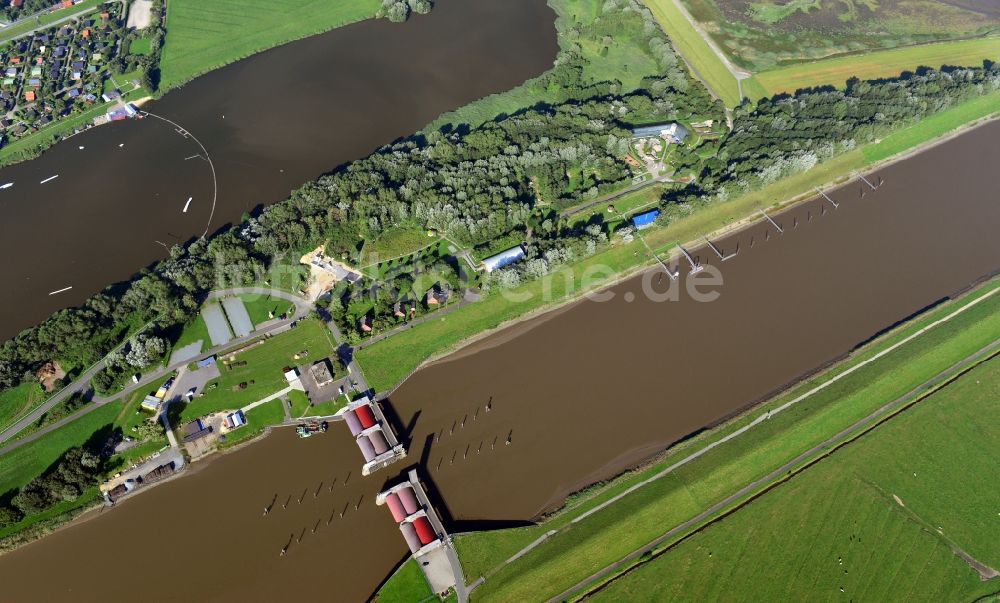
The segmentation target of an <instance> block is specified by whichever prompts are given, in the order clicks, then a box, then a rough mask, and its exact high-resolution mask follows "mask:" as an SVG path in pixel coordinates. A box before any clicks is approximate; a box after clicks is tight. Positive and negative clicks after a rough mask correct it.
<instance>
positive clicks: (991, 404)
mask: <svg viewBox="0 0 1000 603" xmlns="http://www.w3.org/2000/svg"><path fill="white" fill-rule="evenodd" d="M998 397H1000V358H994V359H993V360H991V361H988V362H986V363H984V364H981V365H980V366H978V367H976V368H975V369H973V370H971V371H970V372H969V373H967V374H966V375H964V376H962V377H961V378H959V379H958V380H957V381H955V382H953V383H952V384H951V385H949V386H947V387H945V388H943V389H941V390H939V391H938V392H937V393H935V394H933V395H932V396H930V397H928V398H926V399H924V400H922V401H921V402H919V403H918V404H917V405H916V406H914V407H913V408H911V409H910V410H908V411H906V412H904V413H902V414H901V415H899V416H897V417H896V418H894V419H892V420H891V421H890V422H888V423H887V424H885V425H883V426H881V427H879V428H877V429H876V430H874V431H872V432H871V433H869V434H868V435H866V436H864V437H862V438H861V439H859V440H858V441H856V442H855V443H853V444H851V445H849V446H847V447H846V448H844V449H842V450H840V451H837V452H834V453H833V454H832V455H831V456H830V457H829V458H828V459H825V460H824V461H822V462H820V463H818V464H817V465H815V466H813V467H811V468H809V469H807V470H805V471H804V472H803V473H802V474H800V475H798V476H796V477H794V478H792V479H791V480H790V481H788V482H786V483H784V484H782V485H780V486H778V487H777V488H776V489H774V490H772V491H771V492H768V493H767V494H765V495H764V496H762V497H761V498H759V499H758V500H755V501H753V502H751V503H749V504H748V505H746V506H745V507H744V508H742V509H740V510H738V511H736V512H734V513H732V514H731V515H729V516H727V517H726V518H724V519H722V520H721V521H719V522H716V523H715V524H713V525H711V526H709V527H707V528H705V529H704V530H702V531H701V532H699V533H697V534H695V535H694V536H692V537H691V538H689V539H687V540H685V541H684V542H682V543H680V544H678V545H677V546H675V547H673V548H672V549H669V550H667V551H666V552H664V553H662V554H660V555H659V556H658V557H656V558H654V559H653V560H651V561H648V562H646V563H643V564H641V565H639V566H638V567H636V568H635V569H633V570H632V571H630V572H629V573H627V574H625V575H624V576H622V577H619V578H618V579H616V580H614V581H613V582H611V583H610V584H609V585H607V586H606V587H605V588H603V589H602V590H600V591H599V592H597V593H596V595H594V596H592V597H588V600H590V599H593V600H594V601H621V600H630V601H644V600H649V601H661V600H677V599H679V598H684V599H699V600H709V599H718V598H724V597H725V595H726V594H727V593H740V598H741V599H744V600H790V599H799V600H802V599H817V598H819V599H834V598H837V597H848V598H850V599H852V600H861V601H869V600H871V601H878V600H887V599H888V598H893V599H896V600H906V601H917V600H926V601H944V600H975V599H977V598H979V597H981V596H984V595H988V594H993V593H996V592H1000V579H997V578H994V579H993V580H990V581H988V582H981V581H980V579H979V578H980V577H979V575H977V573H976V572H975V571H974V570H973V569H972V567H970V565H969V564H968V563H966V561H964V560H963V559H962V558H961V557H959V556H958V554H956V553H955V552H953V549H961V550H962V551H964V552H965V553H967V554H968V555H970V556H971V557H973V558H974V559H976V560H977V561H979V562H981V563H984V564H986V565H987V566H990V567H992V568H996V567H1000V550H998V549H997V547H996V546H995V544H996V543H995V533H996V528H995V526H996V521H997V516H996V512H997V509H998V508H1000V507H998V505H1000V496H998V495H997V492H996V490H995V489H993V488H982V487H976V484H987V483H996V482H997V481H998V480H1000V465H998V464H997V463H996V458H997V456H998V455H1000V427H998V425H997V424H996V422H995V421H991V420H990V419H989V417H990V416H991V414H992V411H993V410H994V409H995V406H996V400H997V398H998ZM841 593H843V594H841Z"/></svg>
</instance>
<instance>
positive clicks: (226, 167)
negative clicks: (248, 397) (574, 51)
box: [0, 0, 558, 341]
mask: <svg viewBox="0 0 1000 603" xmlns="http://www.w3.org/2000/svg"><path fill="white" fill-rule="evenodd" d="M554 20H555V16H554V14H553V12H552V10H551V9H550V8H549V7H548V6H547V5H546V3H545V1H544V0H504V2H496V1H495V0H442V1H441V2H436V3H435V8H434V10H433V11H432V12H431V14H429V15H415V16H414V17H413V18H411V19H410V20H409V21H407V22H406V23H404V24H396V23H390V22H389V21H387V20H385V19H378V20H369V21H364V22H361V23H356V24H353V25H349V26H346V27H342V28H339V29H336V30H333V31H331V32H329V33H327V34H324V35H320V36H314V37H311V38H307V39H305V40H301V41H298V42H293V43H291V44H287V45H285V46H281V47H279V48H275V49H272V50H270V51H267V52H264V53H262V54H258V55H255V56H253V57H250V58H248V59H246V60H243V61H239V62H237V63H234V64H232V65H230V66H228V67H225V68H223V69H220V70H218V71H214V72H212V73H210V74H208V75H206V76H203V77H200V78H198V79H196V80H194V81H193V82H191V83H189V84H187V85H186V86H184V87H182V88H180V89H178V90H175V91H172V92H170V93H168V94H166V95H165V96H164V97H163V98H162V99H161V100H160V101H157V102H155V103H150V104H148V105H146V106H144V107H143V109H145V110H148V111H150V112H153V113H155V114H157V115H162V116H163V117H166V118H168V119H170V120H171V121H173V122H175V123H176V124H179V125H180V126H181V127H183V128H184V129H186V130H187V131H188V132H190V133H191V134H192V135H193V136H194V137H196V138H197V140H198V141H200V142H201V144H202V145H204V146H205V147H206V149H207V150H208V153H209V155H210V157H211V159H212V163H213V165H214V167H215V171H216V176H217V179H218V199H217V200H216V203H215V208H214V213H213V207H212V205H213V204H212V199H213V180H212V174H211V170H210V168H209V164H208V163H207V162H206V161H205V160H204V159H203V158H201V157H199V155H200V154H201V149H200V148H199V146H198V145H197V143H196V142H195V141H194V140H191V139H189V138H185V137H183V136H181V135H179V134H178V133H177V132H175V128H174V127H173V126H172V125H170V124H168V123H165V122H162V121H160V120H157V119H145V120H141V121H135V120H133V121H128V122H123V123H116V124H112V125H108V126H102V127H99V128H94V129H92V130H89V131H88V132H86V133H84V134H81V135H78V136H74V137H72V138H71V139H69V140H67V141H65V142H63V143H60V144H58V145H56V146H55V147H53V148H52V149H50V150H49V151H47V152H46V153H45V154H43V155H42V156H41V157H40V158H38V159H35V160H33V161H29V162H25V163H21V164H17V165H14V166H11V167H8V168H4V169H2V170H0V183H7V182H13V183H14V186H13V187H12V188H9V189H7V190H2V191H0V257H4V258H7V261H5V262H3V266H2V267H0V279H2V281H3V282H4V283H5V286H4V287H2V288H0V317H2V318H0V341H3V340H6V339H8V338H10V337H11V336H13V335H15V334H16V333H17V332H18V331H20V330H21V329H24V328H27V327H29V326H32V325H34V324H37V323H39V322H41V321H42V320H43V319H45V318H46V317H47V316H49V315H50V314H51V313H52V312H54V311H56V310H59V309H61V308H65V307H69V306H73V305H76V304H79V303H81V302H82V301H84V300H85V299H86V298H87V297H89V296H90V295H92V294H93V293H95V292H97V291H100V290H101V289H102V288H104V287H105V286H106V285H109V284H111V283H114V282H119V281H122V280H124V279H127V278H129V277H130V276H131V275H132V274H133V273H135V272H136V271H138V270H139V269H141V268H142V267H144V266H147V265H149V264H150V263H152V262H154V261H156V260H158V259H162V258H164V257H166V255H167V249H166V246H169V245H173V244H175V243H178V242H183V241H188V240H190V239H191V238H192V237H197V236H200V235H202V234H203V233H204V232H206V230H207V231H208V232H212V231H215V230H216V229H218V228H220V227H222V226H223V225H225V224H227V223H231V222H234V221H238V220H239V219H240V216H241V215H242V214H243V212H246V211H251V210H253V209H254V208H256V207H258V206H260V205H267V204H270V203H274V202H276V201H280V200H282V199H284V198H286V197H287V196H288V194H289V192H290V191H291V190H293V189H295V188H297V187H299V186H301V185H302V184H303V183H305V182H307V181H309V180H312V179H314V178H316V177H318V176H320V175H321V174H324V173H326V172H328V171H330V170H331V169H333V168H335V167H336V166H338V165H341V164H344V163H346V162H348V161H351V160H354V159H358V158H360V157H364V156H366V155H367V154H369V153H370V152H371V151H373V150H374V149H376V148H378V147H379V146H381V145H383V144H386V143H389V142H391V141H393V140H395V139H397V138H399V137H402V136H407V135H409V134H411V133H412V132H414V131H417V130H419V129H420V128H422V127H423V126H424V125H426V124H427V123H429V122H430V121H432V120H433V119H435V118H436V117H438V116H439V115H440V114H441V113H444V112H446V111H450V110H452V109H455V108H457V107H460V106H462V105H465V104H467V103H469V102H471V101H473V100H475V99H478V98H482V97H484V96H487V95H489V94H492V93H495V92H501V91H504V90H508V89H510V88H513V87H514V86H516V85H518V84H520V83H521V82H523V81H525V80H526V79H529V78H531V77H534V76H537V75H539V74H541V73H542V72H544V71H545V70H547V69H548V68H550V67H551V65H552V61H553V59H554V58H555V55H556V52H557V50H558V47H557V44H556V35H555V26H554ZM80 147H83V148H82V149H81V148H80ZM54 175H58V176H59V177H58V178H57V179H55V180H51V181H49V182H46V183H45V184H40V183H41V182H42V181H43V180H46V179H48V178H49V177H51V176H54ZM189 198H191V199H192V200H191V204H190V207H189V208H188V210H187V212H184V211H183V209H184V207H185V205H186V204H187V200H188V199H189ZM67 287H72V289H71V290H68V291H65V292H63V293H58V294H55V295H50V293H52V292H55V291H59V290H62V289H65V288H67Z"/></svg>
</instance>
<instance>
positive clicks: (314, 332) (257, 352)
mask: <svg viewBox="0 0 1000 603" xmlns="http://www.w3.org/2000/svg"><path fill="white" fill-rule="evenodd" d="M333 350H334V347H333V343H332V341H331V339H330V336H329V334H328V333H327V331H326V327H325V326H324V325H323V323H322V322H320V321H319V320H314V319H308V320H301V321H299V326H297V327H296V328H294V329H291V330H289V331H285V332H284V333H281V334H279V335H275V336H274V337H271V338H269V339H267V340H266V342H265V343H263V344H261V345H258V346H255V347H253V348H250V349H249V350H247V351H245V352H241V353H240V354H237V356H236V362H237V363H240V362H246V365H243V366H238V367H235V368H233V369H229V368H227V367H226V366H225V365H224V364H223V363H222V359H223V357H224V356H225V355H220V358H219V370H220V371H221V372H222V376H221V377H219V378H218V379H216V380H215V381H213V382H210V384H209V385H208V386H207V387H206V389H205V395H204V396H202V397H200V398H195V399H194V400H193V401H192V402H191V403H190V404H188V405H187V406H186V407H185V408H184V410H183V411H182V413H181V420H182V421H191V420H193V419H196V418H198V417H201V416H204V415H206V414H209V413H213V412H218V411H222V410H235V409H237V408H240V407H241V406H244V405H246V404H249V403H251V402H256V401H257V400H260V399H262V398H266V397H267V396H269V395H271V394H273V393H275V392H278V391H281V390H282V389H285V387H287V385H288V383H287V382H286V381H285V376H284V371H283V370H282V369H284V368H285V367H291V366H297V365H300V364H305V363H307V362H315V361H316V360H319V359H320V358H326V357H327V356H330V355H331V354H333ZM301 352H308V354H305V355H303V356H300V357H299V358H298V359H295V358H294V357H293V356H294V355H295V354H300V353H301ZM211 383H216V384H217V385H216V386H215V387H214V388H211ZM241 383H245V384H246V387H244V388H242V389H240V388H239V384H241ZM210 388H211V389H210Z"/></svg>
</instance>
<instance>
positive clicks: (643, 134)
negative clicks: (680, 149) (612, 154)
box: [632, 121, 688, 144]
mask: <svg viewBox="0 0 1000 603" xmlns="http://www.w3.org/2000/svg"><path fill="white" fill-rule="evenodd" d="M687 135H688V131H687V128H685V127H684V126H682V125H680V124H679V123H677V122H675V121H674V122H670V123H668V124H656V125H652V126H642V127H641V128H635V129H634V130H632V137H633V138H653V137H657V136H658V137H660V138H662V139H664V140H666V141H667V142H668V143H674V144H680V143H682V142H684V139H685V138H687Z"/></svg>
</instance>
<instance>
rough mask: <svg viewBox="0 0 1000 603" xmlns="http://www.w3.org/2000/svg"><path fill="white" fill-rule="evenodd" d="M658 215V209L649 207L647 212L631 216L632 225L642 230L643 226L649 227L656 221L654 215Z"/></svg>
mask: <svg viewBox="0 0 1000 603" xmlns="http://www.w3.org/2000/svg"><path fill="white" fill-rule="evenodd" d="M659 215H660V210H658V209H651V210H649V211H647V212H644V213H641V214H638V215H635V216H632V226H635V227H636V228H637V229H639V230H642V229H643V228H649V227H650V226H652V225H653V222H655V221H656V217H657V216H659Z"/></svg>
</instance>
